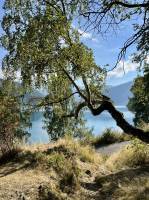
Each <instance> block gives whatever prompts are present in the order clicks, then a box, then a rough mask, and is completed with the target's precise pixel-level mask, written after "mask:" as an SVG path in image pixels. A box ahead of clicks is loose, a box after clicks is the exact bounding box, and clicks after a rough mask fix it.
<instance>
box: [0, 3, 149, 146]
mask: <svg viewBox="0 0 149 200" xmlns="http://www.w3.org/2000/svg"><path fill="white" fill-rule="evenodd" d="M65 4H66V6H65ZM4 7H5V11H6V14H5V16H4V18H3V22H2V26H3V30H4V31H5V34H4V35H3V37H2V38H1V41H2V45H3V47H5V48H6V49H7V50H8V54H7V55H6V57H5V58H4V60H3V68H5V69H8V71H9V70H11V71H13V70H20V71H21V77H22V81H23V83H24V85H25V86H31V85H33V84H34V85H36V87H40V86H41V85H42V86H43V85H46V86H47V87H48V92H49V94H48V96H47V97H46V99H45V100H44V101H43V102H41V104H40V105H38V106H46V109H48V111H49V113H50V115H49V116H50V118H52V120H51V119H50V122H52V123H53V121H54V125H55V123H56V122H57V124H58V123H59V124H60V120H61V122H62V123H61V124H63V119H68V118H69V119H70V118H72V119H71V120H72V122H74V121H75V120H76V119H78V116H79V114H80V111H84V109H89V110H90V112H91V113H92V114H93V115H95V116H96V115H99V114H101V113H102V112H103V111H105V110H107V111H108V112H109V113H110V114H111V115H112V117H113V118H114V119H115V120H116V122H117V125H118V126H120V127H121V128H122V129H123V130H124V132H126V133H127V134H131V135H133V136H136V137H138V138H140V139H141V140H143V141H145V142H149V133H145V132H144V131H142V130H140V129H138V128H135V127H133V126H131V125H130V124H129V123H128V122H126V120H125V119H124V118H123V115H122V113H120V112H119V111H117V110H116V108H115V107H114V106H113V104H112V102H111V101H110V100H109V98H107V97H105V96H104V95H102V88H103V85H104V79H105V72H104V70H102V69H101V67H100V66H97V65H96V63H95V62H94V58H93V53H92V50H91V49H88V48H87V47H86V46H85V45H84V44H82V43H81V42H80V39H79V34H78V32H77V30H75V29H73V28H72V27H71V22H72V14H73V10H74V9H75V8H76V7H75V6H72V5H71V3H70V2H69V4H67V1H63V0H59V1H54V0H52V1H44V0H43V1H33V2H31V1H25V2H23V3H22V1H13V2H12V1H6V3H5V6H4ZM59 128H63V126H59Z"/></svg>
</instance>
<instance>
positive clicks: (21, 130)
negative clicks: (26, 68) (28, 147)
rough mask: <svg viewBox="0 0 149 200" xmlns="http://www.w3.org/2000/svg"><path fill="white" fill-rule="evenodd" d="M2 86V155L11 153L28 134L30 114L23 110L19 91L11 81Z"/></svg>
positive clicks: (0, 130) (0, 114)
mask: <svg viewBox="0 0 149 200" xmlns="http://www.w3.org/2000/svg"><path fill="white" fill-rule="evenodd" d="M1 84H2V85H1V86H0V151H1V153H2V154H7V153H8V152H11V151H12V150H13V149H14V147H15V144H16V143H17V142H18V140H19V141H20V140H21V139H22V138H24V137H26V136H27V135H28V133H27V132H26V131H25V127H26V126H27V125H29V121H28V120H29V119H28V117H27V116H28V114H29V113H28V112H27V111H25V110H24V109H25V108H23V104H22V103H21V99H20V96H19V89H18V87H17V86H16V84H15V83H14V82H12V81H11V80H3V81H1Z"/></svg>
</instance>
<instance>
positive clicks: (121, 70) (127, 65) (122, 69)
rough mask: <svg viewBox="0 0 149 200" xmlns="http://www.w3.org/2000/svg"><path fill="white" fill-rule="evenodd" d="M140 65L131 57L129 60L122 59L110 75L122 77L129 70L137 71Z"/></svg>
mask: <svg viewBox="0 0 149 200" xmlns="http://www.w3.org/2000/svg"><path fill="white" fill-rule="evenodd" d="M138 67H139V64H137V63H132V62H131V58H129V59H128V60H127V61H120V62H119V64H118V66H117V67H116V68H115V69H114V70H112V71H110V72H108V77H109V78H110V77H122V76H124V74H127V73H128V72H133V71H136V69H137V68H138Z"/></svg>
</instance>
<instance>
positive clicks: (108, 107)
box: [91, 100, 149, 143]
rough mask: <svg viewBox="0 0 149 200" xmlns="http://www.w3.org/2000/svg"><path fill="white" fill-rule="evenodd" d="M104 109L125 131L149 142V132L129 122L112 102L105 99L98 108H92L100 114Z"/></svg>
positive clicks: (93, 112)
mask: <svg viewBox="0 0 149 200" xmlns="http://www.w3.org/2000/svg"><path fill="white" fill-rule="evenodd" d="M103 111H108V112H109V113H110V114H111V116H112V117H113V119H114V120H115V121H116V123H117V125H118V126H119V127H120V128H121V129H122V130H123V131H124V133H126V134H129V135H132V136H134V137H137V138H139V139H140V140H142V141H143V142H146V143H149V132H144V131H143V130H141V129H139V128H135V127H134V126H132V125H131V124H129V123H128V122H127V121H126V120H125V119H124V116H123V114H122V113H121V112H119V111H118V110H117V109H116V108H115V107H114V105H113V104H112V102H110V101H106V100H105V101H103V103H102V104H101V105H100V106H99V107H98V108H97V109H93V108H92V109H91V112H92V114H93V115H95V116H96V115H100V114H101V113H102V112H103Z"/></svg>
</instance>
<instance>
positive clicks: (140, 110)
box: [128, 73, 149, 125]
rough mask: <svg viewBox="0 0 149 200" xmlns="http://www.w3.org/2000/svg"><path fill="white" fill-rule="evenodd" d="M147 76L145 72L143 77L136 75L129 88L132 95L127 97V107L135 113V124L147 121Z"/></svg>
mask: <svg viewBox="0 0 149 200" xmlns="http://www.w3.org/2000/svg"><path fill="white" fill-rule="evenodd" d="M148 76H149V73H145V74H144V76H143V77H137V78H136V79H135V81H134V84H133V86H132V88H131V92H132V93H133V97H132V98H130V99H129V103H128V108H129V110H130V111H132V112H133V113H134V114H135V118H134V123H135V125H139V124H140V123H141V122H145V123H149V104H148V102H149V93H148V80H149V79H148V78H147V77H148Z"/></svg>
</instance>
